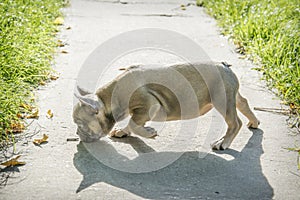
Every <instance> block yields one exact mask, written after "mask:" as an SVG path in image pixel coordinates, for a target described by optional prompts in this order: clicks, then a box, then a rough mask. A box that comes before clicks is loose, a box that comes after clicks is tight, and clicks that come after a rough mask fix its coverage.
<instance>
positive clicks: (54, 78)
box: [50, 75, 59, 81]
mask: <svg viewBox="0 0 300 200" xmlns="http://www.w3.org/2000/svg"><path fill="white" fill-rule="evenodd" d="M58 78H59V76H55V75H51V76H50V79H51V80H52V81H55V80H57V79H58Z"/></svg>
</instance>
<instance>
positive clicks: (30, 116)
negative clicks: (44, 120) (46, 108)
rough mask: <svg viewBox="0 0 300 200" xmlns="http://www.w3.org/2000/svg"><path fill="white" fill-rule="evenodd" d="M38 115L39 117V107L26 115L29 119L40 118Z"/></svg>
mask: <svg viewBox="0 0 300 200" xmlns="http://www.w3.org/2000/svg"><path fill="white" fill-rule="evenodd" d="M38 117H39V110H38V109H37V110H35V111H34V112H32V113H31V114H29V115H27V116H26V118H27V119H34V118H38Z"/></svg>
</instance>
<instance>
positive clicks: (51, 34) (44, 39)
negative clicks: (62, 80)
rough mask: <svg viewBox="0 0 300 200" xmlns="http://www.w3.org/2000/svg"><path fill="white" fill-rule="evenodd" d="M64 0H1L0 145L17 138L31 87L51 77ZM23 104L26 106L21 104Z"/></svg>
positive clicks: (31, 100) (28, 103)
mask: <svg viewBox="0 0 300 200" xmlns="http://www.w3.org/2000/svg"><path fill="white" fill-rule="evenodd" d="M62 6H63V1H62V0H47V1H44V0H35V1H22V0H2V1H1V2H0V145H1V146H2V145H3V143H6V142H10V141H12V139H13V138H14V135H13V132H18V131H17V130H16V128H15V127H14V126H19V125H20V124H21V122H22V119H20V114H21V113H26V112H30V106H24V105H32V104H33V103H34V100H33V98H32V90H33V89H34V88H35V87H36V86H38V85H39V84H40V83H41V82H42V81H44V80H46V79H48V78H49V74H50V72H51V64H52V62H53V56H54V52H55V47H56V45H57V38H56V37H55V35H56V32H57V31H58V27H57V25H55V24H54V23H53V21H54V20H55V18H56V17H58V16H60V15H61V13H60V8H61V7H62ZM22 105H23V106H22Z"/></svg>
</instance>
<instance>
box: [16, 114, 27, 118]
mask: <svg viewBox="0 0 300 200" xmlns="http://www.w3.org/2000/svg"><path fill="white" fill-rule="evenodd" d="M17 117H18V118H20V119H24V118H25V117H26V116H25V114H24V113H18V114H17Z"/></svg>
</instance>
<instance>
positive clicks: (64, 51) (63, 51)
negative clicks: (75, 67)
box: [61, 50, 69, 53]
mask: <svg viewBox="0 0 300 200" xmlns="http://www.w3.org/2000/svg"><path fill="white" fill-rule="evenodd" d="M61 53H69V52H67V51H66V50H62V51H61Z"/></svg>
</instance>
